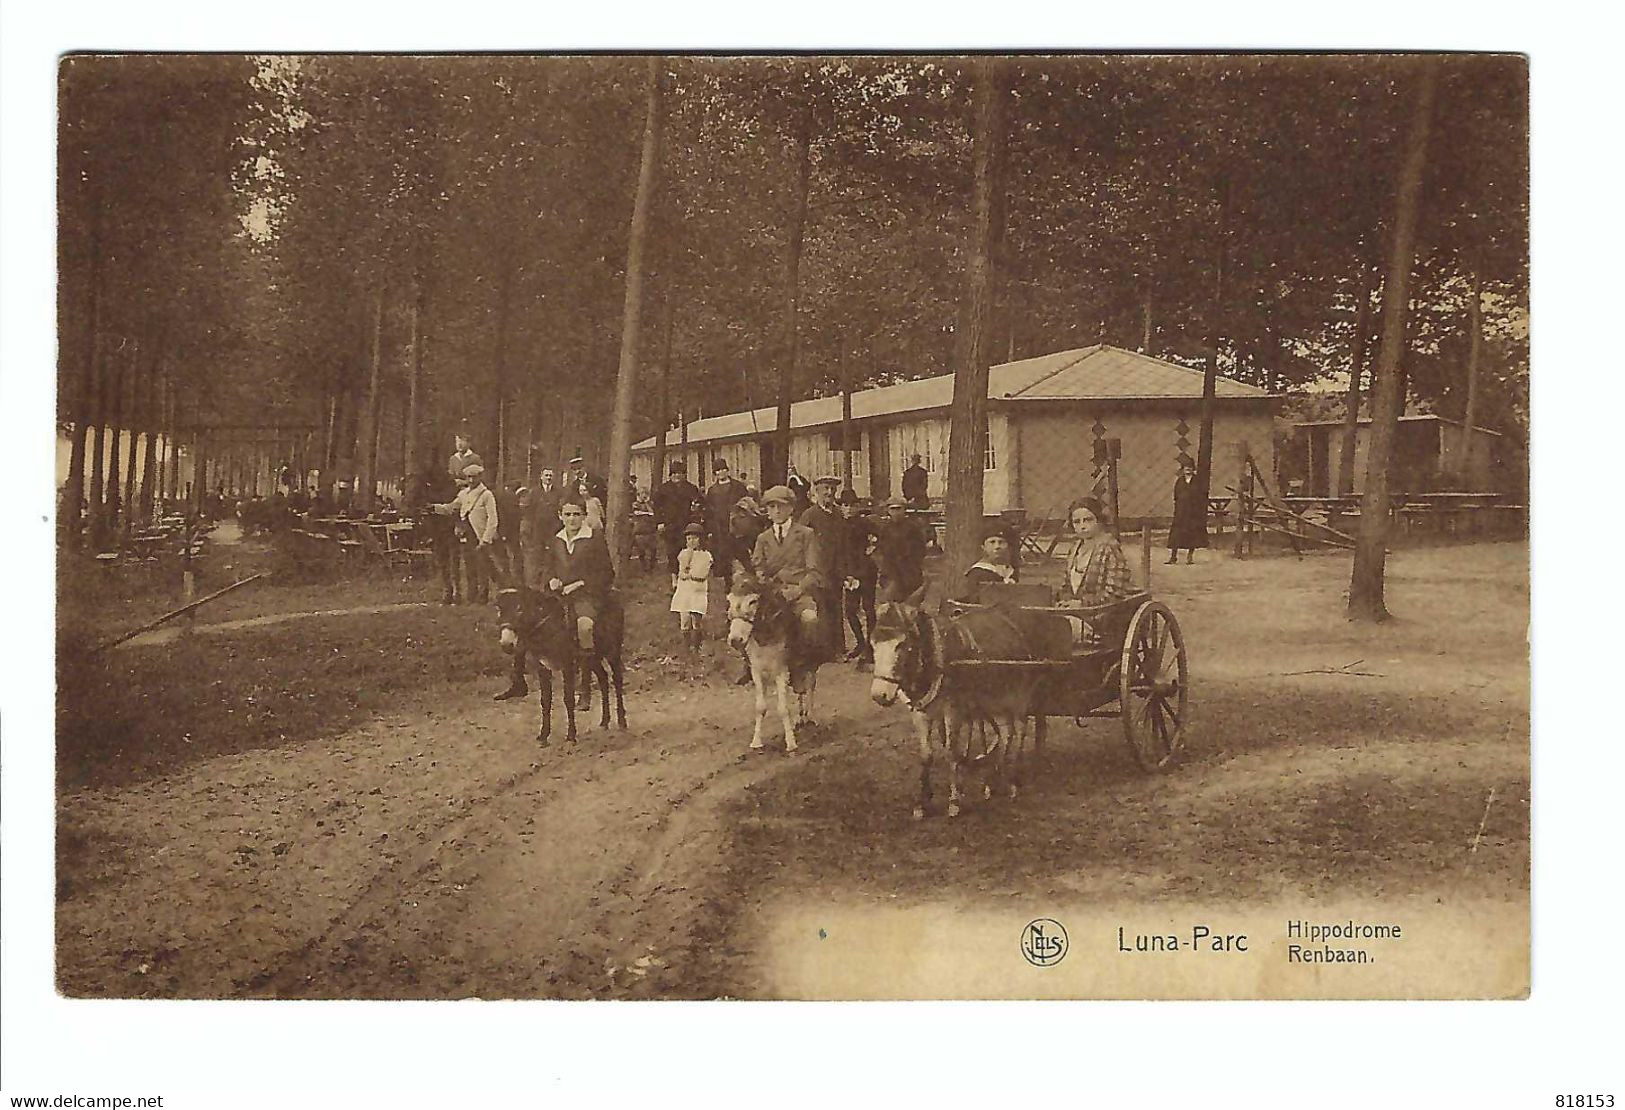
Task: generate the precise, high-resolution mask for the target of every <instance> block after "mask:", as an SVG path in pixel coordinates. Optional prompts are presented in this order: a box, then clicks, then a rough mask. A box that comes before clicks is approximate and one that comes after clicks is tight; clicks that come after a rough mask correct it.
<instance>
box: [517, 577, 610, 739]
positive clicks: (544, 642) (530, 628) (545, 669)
mask: <svg viewBox="0 0 1625 1110" xmlns="http://www.w3.org/2000/svg"><path fill="white" fill-rule="evenodd" d="M605 608H606V609H608V610H610V611H609V612H605V613H603V614H602V615H601V616H600V618H599V621H598V627H597V628H596V629H594V637H593V638H594V643H595V645H596V648H597V650H596V651H594V652H591V653H587V652H584V651H582V650H581V647H580V645H579V644H577V642H576V629H575V619H574V617H573V616H572V615H571V614H570V611H569V609H568V608H567V607H566V606H565V604H564V599H563V598H561V597H560V596H559V595H558V594H556V593H552V592H550V591H544V590H533V589H531V588H530V587H529V586H514V587H508V588H505V589H501V590H498V591H497V617H498V620H499V622H500V625H501V643H502V650H503V651H506V652H509V653H510V654H513V655H515V656H516V659H515V664H514V670H515V673H516V675H523V674H524V670H525V660H526V659H527V658H528V659H530V660H531V661H532V662H533V663H534V665H535V667H536V681H537V683H538V684H539V686H540V687H541V703H542V728H541V731H540V732H539V733H537V736H536V739H537V740H539V741H540V742H541V743H543V744H546V743H547V741H548V737H549V736H550V735H552V732H553V673H554V672H558V673H559V674H561V675H563V676H564V715H565V721H566V722H567V729H566V732H565V741H566V742H567V743H570V744H574V743H575V741H576V698H575V694H576V681H577V675H578V674H579V675H581V676H582V678H584V679H585V680H586V681H587V682H589V683H590V682H591V676H592V675H597V676H598V688H599V690H600V691H601V692H602V694H603V709H602V711H601V714H600V717H599V722H598V724H599V727H600V728H608V727H609V680H610V677H611V676H613V678H614V680H615V708H616V713H617V718H618V724H619V725H620V727H621V728H625V727H626V700H625V696H624V691H623V682H624V672H623V669H622V666H621V630H622V623H623V622H622V619H621V612H620V607H619V606H614V607H610V606H606V607H605ZM606 660H607V662H608V664H609V673H608V674H606V673H605V666H604V664H605V662H606Z"/></svg>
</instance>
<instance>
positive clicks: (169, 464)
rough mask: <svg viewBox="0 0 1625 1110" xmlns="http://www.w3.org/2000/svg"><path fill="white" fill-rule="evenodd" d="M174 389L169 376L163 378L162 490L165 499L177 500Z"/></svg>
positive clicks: (178, 459)
mask: <svg viewBox="0 0 1625 1110" xmlns="http://www.w3.org/2000/svg"><path fill="white" fill-rule="evenodd" d="M175 406H176V398H175V390H174V387H173V386H172V385H171V384H170V381H169V378H168V377H165V378H164V458H163V462H164V483H163V491H164V497H165V499H166V500H169V501H175V500H177V499H178V498H177V494H178V492H179V491H178V488H177V487H178V483H179V482H180V479H181V456H180V444H179V441H178V440H177V439H176V438H175Z"/></svg>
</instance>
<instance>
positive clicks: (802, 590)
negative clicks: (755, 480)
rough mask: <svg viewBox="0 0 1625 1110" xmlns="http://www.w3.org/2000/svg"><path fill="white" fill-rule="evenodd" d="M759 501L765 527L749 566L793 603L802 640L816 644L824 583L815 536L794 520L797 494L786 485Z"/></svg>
mask: <svg viewBox="0 0 1625 1110" xmlns="http://www.w3.org/2000/svg"><path fill="white" fill-rule="evenodd" d="M762 500H763V501H764V502H765V503H766V504H767V518H768V526H767V527H766V528H764V529H762V533H761V535H759V536H757V537H756V548H755V550H754V551H752V552H751V558H750V562H751V567H752V568H753V569H754V570H755V571H756V574H757V577H759V578H761V579H762V580H763V581H764V582H767V583H770V584H771V585H772V586H774V587H775V588H776V589H777V590H778V591H779V594H780V596H782V597H783V598H784V599H785V600H786V601H788V602H791V603H792V604H793V605H794V606H795V610H796V615H797V617H798V618H799V619H800V620H801V628H802V631H803V633H805V634H807V636H808V637H809V638H808V639H806V640H803V643H816V642H818V641H817V636H818V600H817V599H818V594H819V592H820V591H821V589H822V587H823V585H824V579H823V576H822V575H821V574H820V573H819V570H818V568H819V565H820V563H821V562H822V557H821V556H820V554H819V552H818V537H817V536H816V535H815V534H814V533H813V530H812V529H811V528H808V527H807V526H806V525H805V524H797V523H796V521H795V508H796V495H795V494H793V493H791V492H790V487H789V486H774V487H773V488H772V489H770V490H768V491H767V492H766V493H764V494H762Z"/></svg>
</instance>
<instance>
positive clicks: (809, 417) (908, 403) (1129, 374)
mask: <svg viewBox="0 0 1625 1110" xmlns="http://www.w3.org/2000/svg"><path fill="white" fill-rule="evenodd" d="M1217 389H1218V396H1219V397H1221V398H1263V397H1268V396H1269V393H1268V391H1266V390H1263V389H1259V388H1258V387H1257V386H1252V385H1247V384H1245V383H1243V382H1238V381H1235V380H1233V379H1230V378H1225V377H1220V378H1219V380H1218V386H1217ZM987 395H988V397H989V398H991V399H993V400H998V401H1074V400H1114V401H1119V400H1145V399H1161V398H1177V397H1184V398H1191V399H1194V398H1198V397H1200V396H1201V395H1202V372H1201V371H1200V370H1191V369H1189V368H1188V367H1184V366H1177V365H1175V364H1174V363H1172V362H1165V361H1163V360H1162V359H1160V358H1152V357H1151V356H1150V355H1142V354H1137V353H1135V352H1134V351H1125V350H1123V349H1122V348H1120V347H1108V346H1105V345H1102V344H1096V345H1095V346H1092V347H1079V348H1076V349H1074V350H1070V351H1056V352H1055V353H1053V354H1048V355H1039V356H1038V357H1037V358H1027V359H1022V360H1020V361H1019V362H1006V363H1002V364H1000V365H998V366H994V367H992V368H991V369H989V370H988V376H987ZM953 396H954V376H953V375H952V374H939V375H937V376H936V377H933V378H918V379H916V380H914V381H908V382H898V383H896V384H895V385H883V386H879V387H877V388H874V389H865V390H861V391H859V392H856V393H854V394H852V419H854V420H862V419H864V418H866V417H874V416H892V415H896V414H898V413H905V412H925V411H929V410H931V409H942V408H947V407H948V406H949V405H950V404H951V403H952V402H953ZM840 419H841V399H840V398H839V397H816V398H813V399H812V400H809V401H797V402H795V403H794V404H792V405H791V406H790V427H791V428H815V427H818V426H819V425H823V424H835V423H838V422H839V421H840ZM777 426H778V417H777V413H776V410H775V409H772V408H759V409H755V410H754V411H749V412H735V413H729V414H727V415H726V416H710V417H706V418H705V419H703V420H696V421H694V422H693V423H692V424H690V425H689V426H688V438H689V442H690V443H701V442H706V441H709V440H718V439H731V438H732V437H734V436H741V435H752V434H756V433H759V432H770V431H772V430H773V429H774V428H775V427H777ZM681 440H682V435H681V432H680V431H678V430H677V429H672V430H669V431H667V433H666V442H667V444H669V445H675V444H678V443H680V442H681ZM653 446H654V437H653V436H649V437H648V438H647V439H644V440H642V441H641V442H639V443H635V444H633V445H632V449H633V450H634V451H636V450H640V449H647V448H651V447H653Z"/></svg>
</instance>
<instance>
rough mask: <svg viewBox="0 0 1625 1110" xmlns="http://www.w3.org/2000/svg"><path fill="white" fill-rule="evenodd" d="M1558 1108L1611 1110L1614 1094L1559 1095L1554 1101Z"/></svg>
mask: <svg viewBox="0 0 1625 1110" xmlns="http://www.w3.org/2000/svg"><path fill="white" fill-rule="evenodd" d="M1553 1105H1554V1106H1556V1107H1558V1110H1610V1108H1611V1107H1612V1106H1613V1105H1614V1096H1613V1095H1558V1096H1557V1101H1556V1102H1555V1103H1553Z"/></svg>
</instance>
